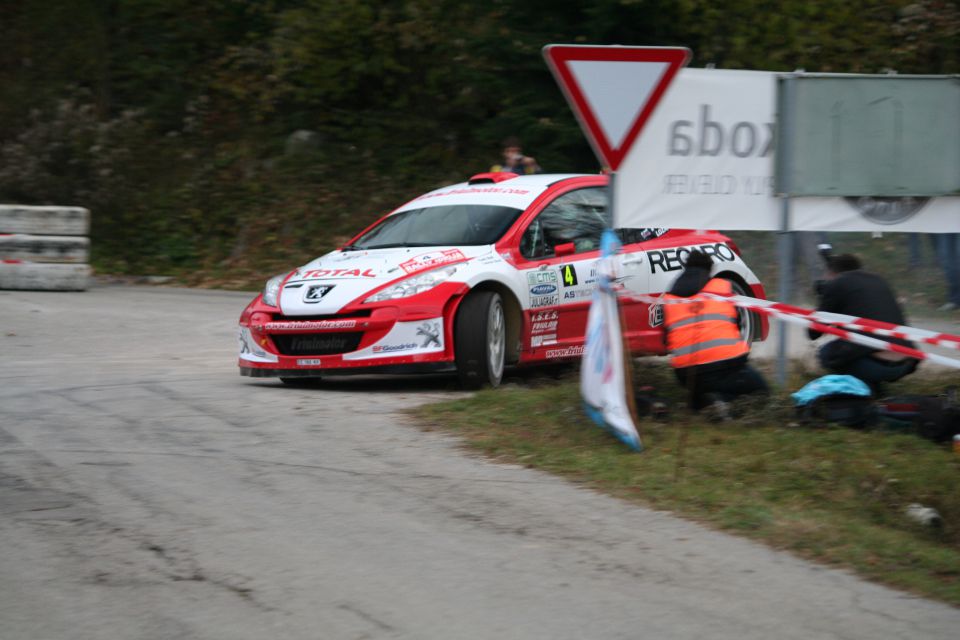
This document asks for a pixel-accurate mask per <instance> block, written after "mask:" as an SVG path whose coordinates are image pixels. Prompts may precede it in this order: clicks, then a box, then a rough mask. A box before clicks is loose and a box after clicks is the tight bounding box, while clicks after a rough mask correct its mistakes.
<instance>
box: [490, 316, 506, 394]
mask: <svg viewBox="0 0 960 640" xmlns="http://www.w3.org/2000/svg"><path fill="white" fill-rule="evenodd" d="M504 325H505V318H504V316H503V307H502V306H501V305H500V303H499V301H498V302H497V304H494V305H492V306H491V307H490V318H489V322H488V323H487V353H488V354H489V356H490V373H491V374H492V375H493V377H495V378H499V377H500V376H501V375H503V359H504V358H503V355H504V345H505V344H506V331H505V327H504Z"/></svg>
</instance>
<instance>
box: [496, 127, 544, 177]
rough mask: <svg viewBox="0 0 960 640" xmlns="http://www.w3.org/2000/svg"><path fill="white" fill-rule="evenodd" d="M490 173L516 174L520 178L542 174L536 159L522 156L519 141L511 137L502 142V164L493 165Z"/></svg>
mask: <svg viewBox="0 0 960 640" xmlns="http://www.w3.org/2000/svg"><path fill="white" fill-rule="evenodd" d="M490 171H492V172H494V173H500V172H509V173H516V174H518V175H521V176H522V175H530V174H534V173H543V169H541V168H540V165H539V164H537V161H536V159H534V158H531V157H530V156H525V155H523V148H522V147H521V146H520V140H519V139H517V138H515V137H512V136H511V137H509V138H507V139H506V140H504V141H503V164H495V165H493V166H492V167H490Z"/></svg>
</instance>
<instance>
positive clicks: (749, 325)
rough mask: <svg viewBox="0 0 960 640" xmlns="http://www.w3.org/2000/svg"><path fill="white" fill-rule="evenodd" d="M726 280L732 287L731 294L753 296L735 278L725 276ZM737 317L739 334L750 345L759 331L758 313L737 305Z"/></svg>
mask: <svg viewBox="0 0 960 640" xmlns="http://www.w3.org/2000/svg"><path fill="white" fill-rule="evenodd" d="M726 280H727V281H729V282H730V285H731V286H732V287H733V295H735V296H747V297H748V298H752V297H753V291H750V290H749V289H748V288H746V287H744V286H743V285H742V284H740V283H739V282H737V281H736V280H733V279H732V278H726ZM737 318H738V319H739V322H740V336H741V337H742V338H743V339H744V340H745V341H746V343H747V344H748V345H752V344H753V340H754V338H756V337H757V336H758V335H759V333H760V315H759V314H758V313H757V312H755V311H748V310H747V309H744V308H743V307H737Z"/></svg>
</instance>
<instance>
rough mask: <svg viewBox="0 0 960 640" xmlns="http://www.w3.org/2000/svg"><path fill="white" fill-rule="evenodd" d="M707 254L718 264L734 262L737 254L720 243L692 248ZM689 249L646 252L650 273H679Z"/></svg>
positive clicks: (679, 248)
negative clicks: (717, 261) (718, 262)
mask: <svg viewBox="0 0 960 640" xmlns="http://www.w3.org/2000/svg"><path fill="white" fill-rule="evenodd" d="M692 248H693V249H698V250H700V251H702V252H703V253H705V254H707V255H708V256H710V257H711V258H713V259H714V260H719V261H720V262H735V261H736V259H737V254H735V253H734V252H733V249H731V248H730V247H728V246H727V245H725V244H724V243H722V242H718V243H716V244H705V245H701V246H699V247H692ZM690 250H691V247H676V248H674V249H655V250H653V251H647V257H648V258H649V263H650V273H657V271H658V270H659V271H660V272H664V273H665V272H668V271H680V270H681V269H683V263H684V261H685V260H686V258H685V256H686V255H687V254H689V253H690Z"/></svg>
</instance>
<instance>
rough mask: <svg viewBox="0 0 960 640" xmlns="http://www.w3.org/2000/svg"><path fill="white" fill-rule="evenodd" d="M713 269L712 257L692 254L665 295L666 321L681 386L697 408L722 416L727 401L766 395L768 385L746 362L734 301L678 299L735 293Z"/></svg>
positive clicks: (746, 352)
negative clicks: (714, 409) (715, 410)
mask: <svg viewBox="0 0 960 640" xmlns="http://www.w3.org/2000/svg"><path fill="white" fill-rule="evenodd" d="M712 267H713V260H712V259H711V258H710V256H708V255H707V254H705V253H703V252H701V251H691V252H690V254H689V256H688V257H687V260H686V263H685V265H684V270H683V273H681V274H680V276H679V277H678V278H677V280H676V281H675V282H674V283H673V286H672V287H671V288H670V292H669V293H668V294H667V295H665V296H664V303H665V304H664V305H663V317H664V321H663V325H664V329H665V330H666V332H665V338H666V343H667V349H668V351H669V352H670V364H671V366H673V368H674V373H675V375H676V376H677V380H678V381H679V382H680V384H682V385H683V386H684V387H686V388H687V389H689V390H690V393H691V405H692V408H693V410H694V411H699V410H701V409H703V408H705V407H708V406H710V405H717V408H718V409H719V410H720V414H721V417H726V416H725V415H724V414H725V409H726V403H727V402H730V401H731V400H733V399H734V398H736V397H738V396H741V395H746V394H749V393H768V392H769V388H768V387H767V383H766V381H765V380H764V379H763V376H761V375H760V373H759V372H757V370H756V369H754V368H753V367H751V366H750V365H749V364H748V362H747V358H748V356H749V354H750V345H749V344H747V342H746V341H745V340H744V339H743V337H742V336H741V335H740V326H739V321H738V315H737V308H736V306H735V305H734V304H733V303H732V302H729V301H726V300H713V299H703V300H695V301H692V302H687V303H684V304H679V303H678V302H679V301H682V300H684V299H686V298H691V297H694V296H697V295H698V294H700V293H714V294H717V295H722V296H728V295H730V294H732V293H733V287H732V285H731V284H730V282H729V281H728V280H724V279H722V278H713V277H711V275H710V271H711V269H712Z"/></svg>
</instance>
